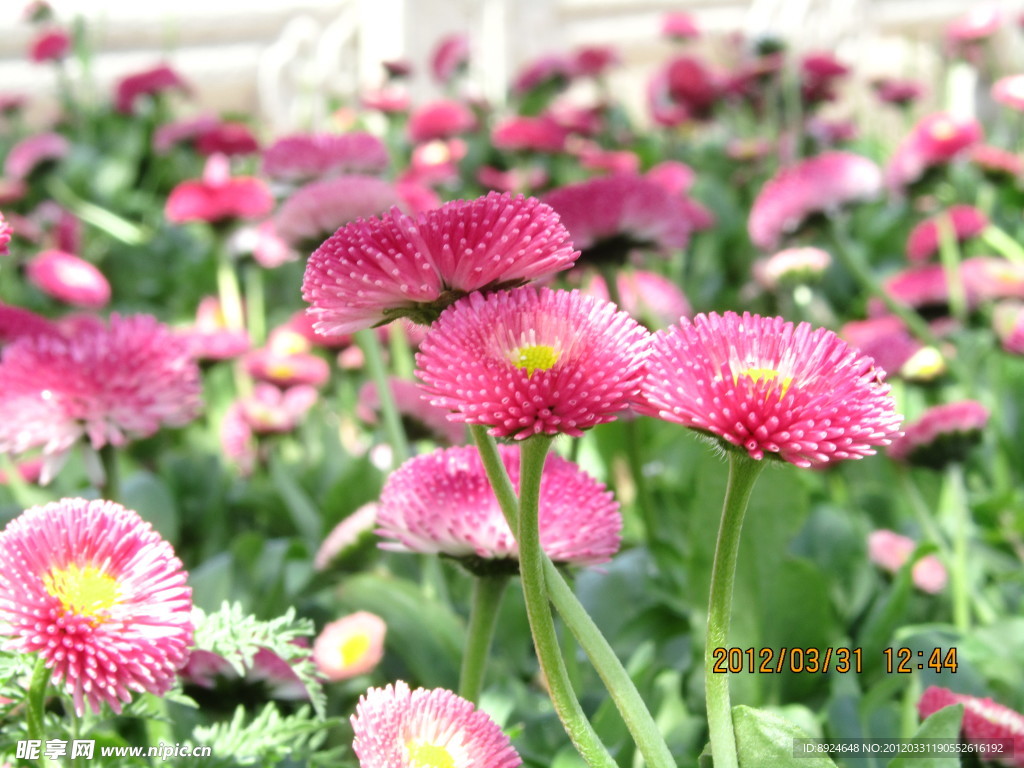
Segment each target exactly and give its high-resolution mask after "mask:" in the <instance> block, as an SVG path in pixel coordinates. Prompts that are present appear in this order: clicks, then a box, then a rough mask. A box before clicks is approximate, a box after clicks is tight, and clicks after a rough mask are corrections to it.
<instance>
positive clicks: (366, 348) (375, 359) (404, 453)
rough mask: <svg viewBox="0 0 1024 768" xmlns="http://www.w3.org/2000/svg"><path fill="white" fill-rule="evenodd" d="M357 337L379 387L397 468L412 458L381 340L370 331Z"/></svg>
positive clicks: (359, 333)
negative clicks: (385, 362)
mask: <svg viewBox="0 0 1024 768" xmlns="http://www.w3.org/2000/svg"><path fill="white" fill-rule="evenodd" d="M355 337H356V341H357V342H358V343H359V348H360V349H361V350H363V356H364V357H365V358H366V367H367V368H368V369H369V371H370V378H371V379H372V380H373V383H374V384H375V385H376V387H377V399H378V401H379V402H380V413H381V418H382V419H383V421H384V430H385V432H386V433H387V436H388V442H389V443H391V455H392V457H393V459H392V464H393V466H395V467H397V466H399V465H400V464H402V463H403V462H404V461H405V460H406V459H408V458H409V456H410V452H409V441H408V439H407V438H406V436H405V429H404V428H403V427H402V417H401V416H400V415H399V414H398V406H396V405H395V397H394V394H393V393H392V392H391V384H390V383H389V382H388V376H387V371H385V370H384V357H383V355H382V354H381V349H380V339H378V338H377V333H376V332H375V331H373V330H368V329H367V330H362V331H356V334H355Z"/></svg>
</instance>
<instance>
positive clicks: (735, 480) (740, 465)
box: [704, 450, 764, 768]
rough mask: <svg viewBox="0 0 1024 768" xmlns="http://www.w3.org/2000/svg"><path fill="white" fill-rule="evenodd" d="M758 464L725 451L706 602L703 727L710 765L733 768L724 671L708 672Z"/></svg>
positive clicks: (725, 624) (725, 623)
mask: <svg viewBox="0 0 1024 768" xmlns="http://www.w3.org/2000/svg"><path fill="white" fill-rule="evenodd" d="M763 467H764V463H763V462H761V461H757V460H756V459H752V458H750V457H749V456H748V455H747V454H745V453H741V452H740V451H739V450H730V451H729V485H728V487H727V488H726V490H725V502H724V503H723V504H722V521H721V523H720V525H719V528H718V542H717V543H716V544H715V562H714V565H713V566H712V568H711V596H710V598H709V600H708V629H707V640H706V643H705V645H704V691H705V695H706V697H707V707H708V728H709V729H710V731H711V754H712V757H713V758H714V761H715V768H737V766H738V765H739V763H738V758H737V756H736V734H735V733H734V732H733V728H732V706H731V702H730V700H729V675H728V674H718V673H716V672H714V649H715V648H725V647H727V646H726V642H727V641H728V639H729V621H730V619H731V617H732V592H733V584H734V582H735V579H736V558H737V554H738V553H739V548H740V532H741V531H742V530H743V516H744V515H745V514H746V511H747V502H749V501H750V493H751V491H752V490H753V488H754V482H755V481H756V480H757V476H758V475H759V474H760V473H761V469H762V468H763Z"/></svg>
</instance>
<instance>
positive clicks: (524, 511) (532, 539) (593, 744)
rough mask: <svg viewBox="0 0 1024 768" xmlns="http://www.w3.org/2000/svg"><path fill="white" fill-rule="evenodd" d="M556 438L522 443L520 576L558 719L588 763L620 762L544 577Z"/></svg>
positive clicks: (545, 437) (533, 633) (532, 438)
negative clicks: (579, 679)
mask: <svg viewBox="0 0 1024 768" xmlns="http://www.w3.org/2000/svg"><path fill="white" fill-rule="evenodd" d="M551 440H552V438H551V437H550V436H548V435H534V436H533V437H530V438H527V439H526V440H523V442H522V443H520V449H519V450H520V464H519V535H518V536H517V537H516V538H517V540H518V542H519V577H520V579H521V580H522V583H523V597H524V598H525V600H526V616H527V618H528V619H529V621H530V632H531V634H532V635H533V647H534V648H535V649H536V651H537V661H538V662H539V663H540V668H541V671H542V672H543V673H544V677H545V679H546V680H547V683H548V693H549V694H550V696H551V701H552V703H553V704H554V705H555V711H556V712H557V713H558V718H559V719H560V720H561V721H562V725H563V726H564V727H565V732H566V733H567V734H568V735H569V738H570V739H571V740H572V743H573V745H574V746H575V747H576V750H577V751H578V752H579V753H580V755H581V756H582V757H583V759H584V760H585V761H586V763H587V765H589V766H592V768H593V767H595V766H614V765H615V761H614V760H613V759H612V757H611V755H609V754H608V750H607V749H606V748H605V746H604V744H602V743H601V740H600V739H599V738H598V736H597V734H596V733H595V732H594V728H593V726H592V725H591V724H590V721H589V720H587V717H586V715H584V714H583V709H582V707H580V703H579V700H577V698H576V693H575V692H574V691H573V689H572V685H571V684H570V683H569V676H568V673H567V672H566V669H565V662H564V661H563V660H562V650H561V648H560V647H559V644H558V633H557V632H555V620H554V617H553V616H552V615H551V605H550V604H549V602H548V590H547V585H546V583H545V579H544V550H542V549H541V544H540V524H539V510H540V481H541V475H542V473H543V471H544V460H545V459H546V458H547V454H548V448H549V447H550V446H551Z"/></svg>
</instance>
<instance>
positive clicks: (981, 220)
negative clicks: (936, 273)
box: [907, 205, 988, 264]
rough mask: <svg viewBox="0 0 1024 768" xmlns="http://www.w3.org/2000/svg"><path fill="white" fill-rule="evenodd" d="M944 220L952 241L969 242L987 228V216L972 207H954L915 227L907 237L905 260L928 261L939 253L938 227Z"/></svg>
mask: <svg viewBox="0 0 1024 768" xmlns="http://www.w3.org/2000/svg"><path fill="white" fill-rule="evenodd" d="M943 220H945V221H946V225H947V226H949V228H950V234H952V236H953V238H954V240H956V241H957V242H961V243H962V242H963V241H965V240H969V239H970V238H972V237H975V236H976V235H979V234H981V232H982V231H983V230H984V229H985V227H987V226H988V216H986V215H985V213H984V211H981V210H979V209H978V208H975V207H974V206H973V205H954V206H950V208H948V209H947V210H945V211H942V212H941V213H938V214H936V215H935V216H932V217H931V218H929V219H926V220H925V221H922V222H921V223H920V224H918V225H917V226H915V227H914V228H913V229H912V230H911V231H910V235H909V236H908V237H907V258H908V259H909V260H910V261H912V262H915V263H918V264H920V263H921V262H924V261H928V259H930V258H931V257H932V256H934V255H935V254H936V253H938V251H939V241H940V238H939V226H940V222H941V221H943Z"/></svg>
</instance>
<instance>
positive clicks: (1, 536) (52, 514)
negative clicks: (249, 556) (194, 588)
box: [0, 499, 192, 716]
mask: <svg viewBox="0 0 1024 768" xmlns="http://www.w3.org/2000/svg"><path fill="white" fill-rule="evenodd" d="M186 576H187V575H186V573H185V572H184V571H183V570H182V565H181V561H180V560H178V558H177V557H175V555H174V550H173V549H172V548H171V546H170V544H168V543H167V542H166V541H164V540H163V539H162V538H160V536H159V534H157V533H156V531H154V530H153V528H152V526H151V525H150V524H149V523H147V522H145V521H143V520H142V518H140V517H139V515H138V513H136V512H134V511H132V510H129V509H125V508H124V507H122V506H121V505H119V504H115V503H114V502H111V501H101V500H96V501H86V500H85V499H63V500H61V501H57V502H53V503H51V504H46V505H45V506H40V507H32V508H31V509H27V510H25V512H23V513H22V514H21V515H20V516H19V517H17V518H15V519H14V520H12V521H11V522H10V523H8V525H7V527H6V528H4V530H3V531H2V532H0V624H2V625H3V626H4V627H5V634H7V635H9V639H8V642H7V647H8V648H9V649H13V650H18V651H21V652H25V653H38V654H39V655H40V656H41V658H42V659H43V660H44V661H45V664H46V666H47V668H48V669H49V670H50V671H51V680H52V682H53V684H55V685H59V686H62V687H63V688H64V690H66V691H67V692H68V694H69V695H70V696H71V697H72V699H73V701H74V706H75V711H76V712H77V713H78V715H79V716H81V715H82V714H84V712H85V708H86V705H88V707H89V708H90V709H91V710H92V711H93V712H94V713H99V711H100V709H101V707H102V705H103V704H104V703H106V704H108V705H110V707H111V709H113V710H114V711H115V712H118V713H119V712H120V711H121V706H122V704H123V703H125V702H128V701H131V698H132V693H133V692H134V693H143V692H148V693H153V694H156V695H157V696H162V695H163V694H165V693H167V691H168V690H170V688H171V687H172V686H173V685H174V681H175V677H176V672H177V670H178V669H179V668H180V667H181V666H182V665H184V664H185V661H186V659H187V658H188V649H189V646H190V645H191V644H192V619H191V615H192V592H191V590H190V589H189V587H188V586H187V585H186Z"/></svg>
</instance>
